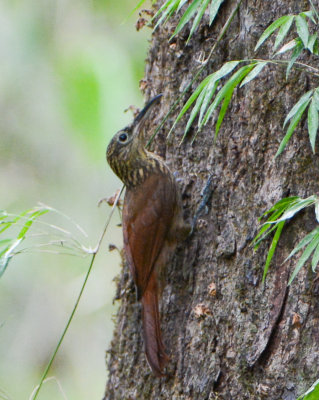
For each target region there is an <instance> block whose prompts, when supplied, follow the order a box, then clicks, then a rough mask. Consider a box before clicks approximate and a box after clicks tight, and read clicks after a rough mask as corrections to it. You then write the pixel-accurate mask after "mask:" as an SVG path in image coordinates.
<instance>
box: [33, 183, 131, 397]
mask: <svg viewBox="0 0 319 400" xmlns="http://www.w3.org/2000/svg"><path fill="white" fill-rule="evenodd" d="M123 188H124V187H122V189H121V191H120V192H119V193H118V195H117V196H116V198H115V201H114V204H113V206H112V209H111V212H110V214H109V217H108V219H107V221H106V223H105V226H104V229H103V231H102V233H101V236H100V238H99V240H98V243H97V246H96V247H95V250H94V251H93V254H92V258H91V262H90V265H89V268H88V270H87V273H86V275H85V278H84V282H83V284H82V287H81V290H80V292H79V294H78V297H77V299H76V302H75V305H74V307H73V310H72V312H71V315H70V317H69V319H68V322H67V324H66V326H65V328H64V330H63V333H62V335H61V337H60V339H59V341H58V344H57V346H56V348H55V350H54V352H53V354H52V357H51V359H50V361H49V363H48V365H47V367H46V369H45V371H44V373H43V375H42V378H41V380H40V383H39V385H38V387H37V389H36V391H35V392H34V396H33V397H30V400H35V399H36V398H37V397H38V394H39V392H40V390H41V387H42V385H43V382H44V380H45V378H46V377H47V375H48V373H49V370H50V368H51V365H52V363H53V361H54V359H55V357H56V355H57V352H58V351H59V349H60V347H61V344H62V342H63V339H64V337H65V335H66V333H67V331H68V329H69V326H70V324H71V322H72V320H73V317H74V314H75V312H76V310H77V308H78V305H79V302H80V299H81V297H82V294H83V292H84V289H85V286H86V283H87V281H88V278H89V276H90V273H91V270H92V267H93V264H94V260H95V257H96V255H97V253H98V251H99V250H100V247H101V243H102V240H103V238H104V236H105V233H106V231H107V228H108V226H109V224H110V221H111V218H112V216H113V214H114V211H115V209H116V207H117V204H118V201H119V199H120V196H121V194H122V192H123ZM31 396H32V395H31Z"/></svg>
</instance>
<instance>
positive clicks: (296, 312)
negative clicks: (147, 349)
mask: <svg viewBox="0 0 319 400" xmlns="http://www.w3.org/2000/svg"><path fill="white" fill-rule="evenodd" d="M235 4H236V2H235V1H225V3H224V5H223V6H222V8H221V9H220V12H219V15H218V18H217V20H216V22H215V23H214V24H213V26H212V27H208V24H207V17H205V18H204V21H203V22H202V23H201V25H200V27H199V29H198V31H197V33H196V34H195V35H194V36H193V37H192V39H191V40H190V42H189V43H188V44H186V39H187V36H188V33H189V31H188V30H187V29H185V30H183V31H182V33H181V34H180V35H179V36H178V37H176V38H175V39H174V40H173V41H172V42H170V43H169V42H168V38H169V37H170V34H171V33H172V31H173V29H174V27H175V26H176V21H177V20H176V19H175V20H174V19H172V20H171V21H170V22H169V23H168V24H167V25H166V26H164V27H163V26H161V27H160V28H159V29H158V30H157V31H156V32H155V33H154V34H153V37H152V43H151V48H150V51H149V56H148V59H147V64H146V77H145V80H146V82H147V88H146V94H147V95H150V94H155V93H160V92H162V93H164V100H163V101H162V106H161V115H158V116H157V117H156V118H155V120H154V121H153V122H152V125H151V126H150V128H149V132H150V134H151V132H152V129H153V128H154V126H155V125H156V124H157V123H159V122H160V120H161V117H163V116H164V115H165V113H166V112H167V111H168V110H169V108H170V106H171V105H172V103H173V102H174V100H175V99H176V98H177V97H178V96H179V95H180V93H181V91H182V90H183V89H184V88H185V87H186V85H187V84H188V83H189V82H190V81H191V79H192V77H193V76H194V74H195V73H196V72H197V70H198V68H199V67H200V64H199V63H198V59H199V58H205V56H207V55H208V53H209V51H210V49H211V47H212V45H213V43H214V41H215V40H216V38H217V36H218V33H219V31H220V29H221V27H222V26H223V24H224V23H225V21H226V19H227V17H228V16H229V14H230V12H231V10H232V9H233V8H234V6H235ZM306 9H309V5H308V2H307V1H300V0H285V1H283V0H273V1H262V0H246V1H243V2H242V4H241V6H240V10H239V13H238V14H237V15H236V16H235V18H234V20H233V22H232V24H231V26H230V28H229V30H228V31H227V34H226V36H225V37H224V39H223V40H222V42H221V43H220V44H219V45H218V46H217V48H216V54H215V55H214V57H213V59H212V61H211V62H210V63H209V65H208V68H207V69H205V71H204V72H203V74H202V76H201V79H202V78H204V77H205V76H207V75H208V74H209V73H211V72H213V71H215V70H216V69H217V68H219V67H220V66H221V65H222V64H223V63H224V62H226V61H229V60H235V59H243V58H248V57H252V56H253V54H254V53H253V49H254V47H255V44H256V41H257V39H258V38H259V36H260V34H261V33H262V31H263V30H264V29H265V28H266V27H267V26H268V25H269V24H270V23H271V22H273V21H274V20H275V19H276V18H278V17H280V16H281V15H284V14H287V13H297V12H300V11H303V10H306ZM268 49H270V46H269V48H268ZM260 54H263V55H265V56H267V54H268V52H267V48H265V50H263V51H262V52H261V53H260ZM196 85H197V84H194V85H193V88H192V90H194V89H195V87H196ZM310 87H313V82H312V81H311V80H310V79H309V77H308V76H307V75H306V74H304V73H302V72H300V71H294V72H293V73H292V75H291V77H290V79H289V80H288V81H286V79H285V70H284V69H280V68H278V67H266V69H265V70H264V71H263V73H262V74H261V76H260V78H258V79H257V80H256V81H254V82H253V83H252V84H250V85H246V86H244V87H243V88H241V89H238V90H236V92H235V95H234V97H233V99H232V102H231V106H230V110H229V111H228V112H227V114H226V118H225V121H224V123H223V125H222V129H221V132H220V134H219V137H218V140H217V143H216V145H215V146H214V145H213V137H214V122H215V121H212V122H210V123H209V124H208V125H207V127H206V128H205V129H204V130H203V131H202V132H201V133H200V134H199V135H198V136H197V139H196V140H195V142H194V143H193V144H191V139H192V136H193V134H194V132H195V131H194V130H193V131H192V130H191V131H190V132H189V136H188V138H189V139H188V140H186V141H185V142H184V143H183V144H182V145H179V143H180V140H181V137H182V135H183V129H184V126H185V121H186V119H184V120H183V122H182V123H180V124H179V125H178V126H177V128H176V129H175V131H174V136H173V138H172V141H171V143H170V144H166V141H165V135H166V134H167V132H168V130H169V128H170V127H171V126H172V123H173V122H174V119H175V118H176V116H177V111H176V112H175V114H174V115H172V116H171V117H170V119H169V120H168V121H167V123H166V124H165V126H164V128H163V129H162V131H161V132H160V133H159V135H158V136H157V137H156V139H155V142H154V149H155V151H156V152H158V153H159V154H161V155H162V156H164V157H165V158H166V161H167V163H168V165H169V166H170V168H171V169H172V170H173V171H177V172H178V176H179V179H180V183H181V189H182V193H183V204H184V209H185V215H186V216H187V217H191V216H192V215H193V214H194V213H195V210H196V209H197V207H198V206H199V204H200V202H201V201H202V200H203V196H204V194H203V189H204V188H205V186H207V182H208V181H209V179H210V182H211V185H210V189H211V195H208V196H207V205H206V207H205V208H204V210H203V213H202V215H201V217H200V221H198V223H197V228H196V230H195V232H194V234H193V235H192V237H190V238H189V239H188V240H187V241H186V242H185V243H183V244H181V245H180V246H179V247H178V250H177V252H176V255H175V257H174V259H173V261H172V262H171V263H170V265H168V266H167V285H166V287H165V289H164V291H163V296H162V300H161V316H162V322H161V324H162V332H163V337H164V341H165V343H166V344H167V347H168V349H169V350H170V352H171V360H170V363H169V368H168V372H169V374H168V376H167V377H165V378H162V379H158V378H155V377H154V376H153V375H152V373H151V372H150V369H149V367H148V365H147V363H146V360H145V355H144V352H143V343H142V340H141V321H140V304H138V303H137V302H136V300H135V293H134V289H133V288H132V286H131V287H130V286H129V285H130V282H131V280H130V278H129V274H128V271H127V268H126V267H124V268H123V274H122V276H121V278H120V282H119V285H120V286H119V292H121V293H122V294H121V305H120V308H119V312H118V315H117V321H116V327H115V331H114V338H113V341H112V344H111V349H110V351H109V354H110V355H109V360H108V369H109V379H108V382H107V386H106V393H105V397H104V399H105V400H106V399H109V400H113V399H185V400H186V399H259V398H267V399H282V400H289V399H295V398H296V397H297V396H298V395H299V394H300V393H302V392H303V390H305V389H306V388H307V387H309V386H310V385H311V384H312V383H313V382H314V381H315V380H316V379H317V378H318V365H319V352H318V340H319V324H318V318H319V301H318V288H317V286H316V284H315V283H314V275H313V274H312V273H311V272H310V268H308V267H305V268H303V270H302V271H301V273H300V274H299V275H298V276H297V279H296V280H295V281H294V283H293V284H292V286H291V287H290V288H289V289H288V288H287V280H288V277H289V274H290V273H291V271H292V270H293V267H294V265H295V260H292V261H291V262H290V263H289V262H288V263H285V264H282V261H283V260H284V259H285V257H286V256H287V255H288V254H289V252H290V251H291V250H292V248H293V247H294V245H295V244H296V243H297V242H298V240H300V238H301V237H302V235H304V234H305V233H306V232H310V230H311V229H313V228H314V226H315V222H314V218H313V215H312V213H313V210H309V211H306V212H304V213H302V214H301V215H300V216H298V217H297V218H295V219H294V220H293V221H292V222H290V223H289V224H286V225H287V226H286V227H285V229H284V232H283V235H282V239H281V241H280V243H279V247H278V249H277V250H276V253H275V257H274V260H273V262H272V265H271V268H270V271H269V273H268V276H267V280H266V284H265V285H263V284H262V282H261V278H262V272H263V266H264V263H265V260H266V254H267V249H268V246H269V243H270V241H268V242H267V243H265V244H264V245H262V246H261V247H260V249H259V250H258V251H257V252H254V251H253V248H252V247H251V240H252V238H253V237H254V235H255V234H256V232H257V227H258V221H257V218H258V217H259V216H260V215H261V214H262V213H263V212H264V211H265V210H266V209H268V208H269V207H270V206H271V205H272V204H274V202H276V201H278V200H280V199H281V198H282V197H285V196H288V195H299V196H301V197H306V196H308V195H311V194H315V193H318V183H319V173H318V171H319V159H318V156H317V155H313V154H312V153H311V149H310V145H309V139H308V137H307V131H306V122H305V121H303V122H302V124H301V127H299V129H298V130H297V133H296V134H294V136H293V138H292V140H291V141H290V143H289V145H288V147H287V149H286V150H285V151H284V153H283V154H282V156H280V157H278V158H277V159H276V160H275V159H274V155H275V153H276V151H277V149H278V146H279V143H280V141H281V139H282V137H283V134H284V133H283V130H282V123H283V120H284V117H285V115H287V112H288V111H289V110H290V108H291V107H292V105H293V104H294V103H295V102H296V101H297V99H298V98H299V97H300V96H301V94H303V93H304V92H305V91H306V90H308V88H310ZM190 93H191V92H189V93H187V95H186V96H185V99H184V100H186V99H187V98H188V96H189V94H190ZM208 186H209V185H208ZM207 193H209V190H206V192H205V195H207ZM210 285H212V286H210ZM128 287H129V290H125V291H124V290H123V289H124V288H126V289H127V288H128ZM214 287H216V293H215V292H214V290H213V289H214ZM299 317H300V320H299V322H298V318H299Z"/></svg>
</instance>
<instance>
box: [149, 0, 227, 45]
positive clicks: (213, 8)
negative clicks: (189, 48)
mask: <svg viewBox="0 0 319 400" xmlns="http://www.w3.org/2000/svg"><path fill="white" fill-rule="evenodd" d="M223 1H224V0H193V1H192V2H191V3H190V4H189V6H188V7H187V9H186V11H185V12H184V14H183V15H182V17H181V19H180V21H179V23H178V25H177V27H176V29H175V31H174V33H173V35H172V36H171V39H172V38H173V37H174V36H176V35H177V34H178V33H179V32H180V31H181V30H182V29H183V28H184V26H185V25H186V24H187V23H188V22H190V20H191V19H192V18H193V16H194V15H195V14H196V13H197V14H196V16H195V18H194V20H193V24H192V27H191V30H190V33H189V36H188V39H187V41H189V39H190V38H191V36H192V35H193V33H194V31H195V29H196V28H197V27H198V25H199V23H200V21H201V19H202V17H203V15H204V13H205V11H206V9H207V8H208V7H209V25H211V24H212V23H213V21H214V19H215V17H216V15H217V12H218V10H219V7H220V6H221V4H222V3H223ZM185 4H186V0H166V1H165V3H164V4H163V5H162V7H161V8H160V9H159V10H158V11H157V13H156V14H155V16H154V18H153V20H155V19H157V18H158V20H157V23H156V25H155V28H154V29H156V28H157V27H158V26H159V25H160V24H162V23H166V22H167V21H168V19H169V18H170V17H171V16H172V15H173V14H174V13H175V14H177V13H178V12H179V11H180V10H181V8H182V7H183V6H184V5H185Z"/></svg>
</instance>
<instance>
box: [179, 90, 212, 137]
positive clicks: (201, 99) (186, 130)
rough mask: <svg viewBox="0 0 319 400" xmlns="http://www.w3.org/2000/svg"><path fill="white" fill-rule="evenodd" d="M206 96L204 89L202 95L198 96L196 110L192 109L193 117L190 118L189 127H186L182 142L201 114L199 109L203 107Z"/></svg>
mask: <svg viewBox="0 0 319 400" xmlns="http://www.w3.org/2000/svg"><path fill="white" fill-rule="evenodd" d="M205 94H206V91H205V89H204V90H202V92H201V94H200V95H199V96H198V99H197V101H196V104H195V106H194V108H193V109H192V112H191V115H190V116H189V119H188V121H187V125H186V128H185V131H184V135H183V137H182V142H183V141H184V139H185V137H186V135H187V132H188V130H189V128H190V127H191V126H192V123H193V121H194V119H195V118H196V115H197V114H198V112H199V109H200V107H201V105H202V103H203V100H204V97H205Z"/></svg>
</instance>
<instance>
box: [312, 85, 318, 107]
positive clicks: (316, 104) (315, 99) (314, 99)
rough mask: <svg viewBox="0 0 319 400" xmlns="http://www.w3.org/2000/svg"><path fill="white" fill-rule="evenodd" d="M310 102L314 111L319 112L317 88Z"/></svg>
mask: <svg viewBox="0 0 319 400" xmlns="http://www.w3.org/2000/svg"><path fill="white" fill-rule="evenodd" d="M312 101H313V102H314V104H315V106H316V109H317V110H318V111H319V88H317V89H316V90H315V91H314V94H313V97H312Z"/></svg>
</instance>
